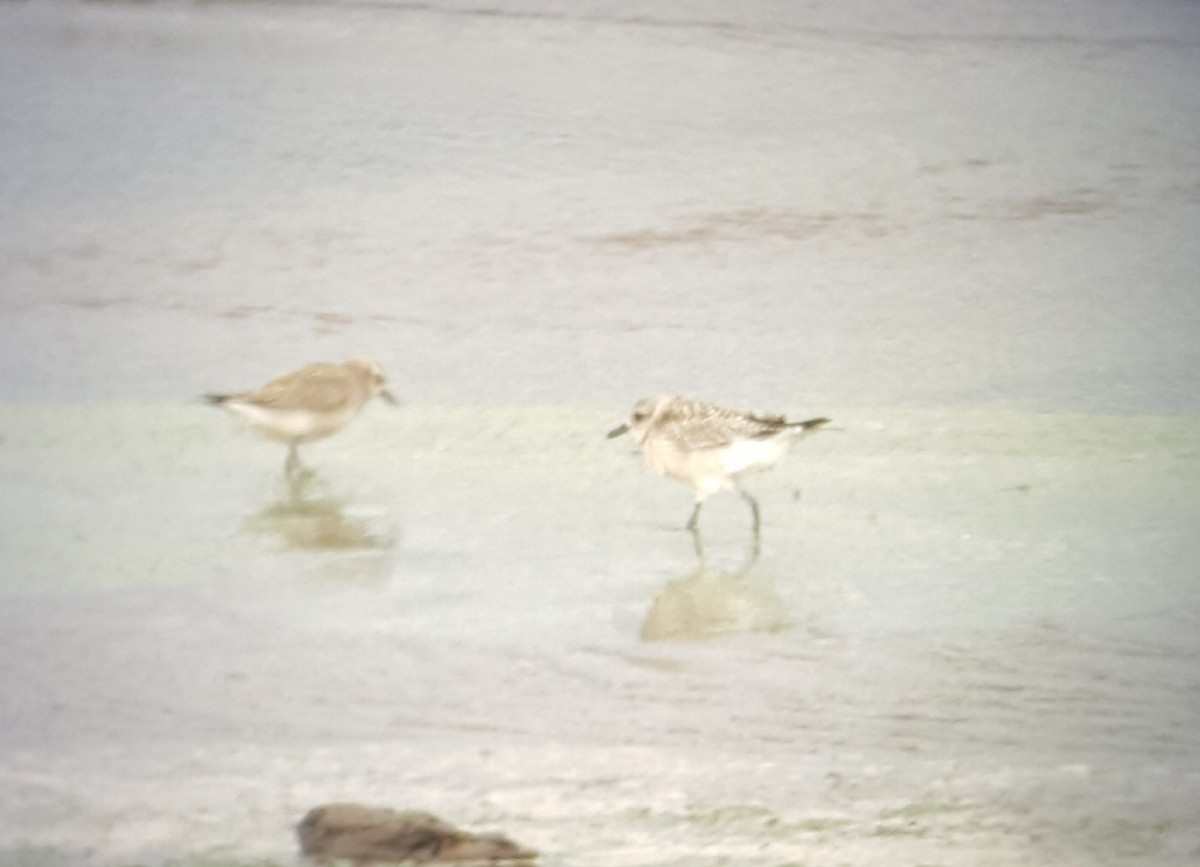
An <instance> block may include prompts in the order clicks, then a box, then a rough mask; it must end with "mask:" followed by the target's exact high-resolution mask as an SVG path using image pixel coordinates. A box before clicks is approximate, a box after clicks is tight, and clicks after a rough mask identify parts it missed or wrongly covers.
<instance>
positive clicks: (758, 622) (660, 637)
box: [641, 534, 791, 641]
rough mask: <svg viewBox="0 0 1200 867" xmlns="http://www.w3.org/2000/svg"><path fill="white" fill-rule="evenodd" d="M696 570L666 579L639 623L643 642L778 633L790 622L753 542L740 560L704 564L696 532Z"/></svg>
mask: <svg viewBox="0 0 1200 867" xmlns="http://www.w3.org/2000/svg"><path fill="white" fill-rule="evenodd" d="M695 538H696V554H697V561H698V562H697V566H696V569H695V571H693V572H692V573H690V574H688V575H685V576H684V577H682V578H677V579H675V580H674V581H671V582H669V583H668V584H667V585H666V586H665V587H664V588H663V589H662V590H660V591H659V593H658V595H657V596H655V597H654V602H653V603H652V604H651V605H650V610H649V612H648V613H647V614H646V619H645V620H644V621H643V622H642V633H641V635H642V640H643V641H698V640H703V639H707V638H717V637H719V636H722V635H731V634H736V633H743V632H781V631H783V630H785V629H787V628H789V627H790V626H791V617H790V615H789V613H788V610H787V605H786V603H785V602H784V601H783V597H781V596H780V595H779V593H778V591H777V590H776V589H775V582H774V579H772V578H770V577H767V576H766V575H764V574H763V573H762V572H761V571H760V570H759V569H758V562H759V548H758V545H757V544H755V545H754V546H753V547H751V549H750V552H749V555H748V556H747V557H746V559H745V561H744V562H743V563H741V565H739V566H737V567H736V568H733V569H722V568H719V567H714V566H712V565H710V564H709V562H708V559H707V558H706V557H705V554H704V546H703V543H702V542H701V540H700V537H699V534H696V537H695Z"/></svg>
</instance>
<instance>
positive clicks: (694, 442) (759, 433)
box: [656, 398, 787, 451]
mask: <svg viewBox="0 0 1200 867" xmlns="http://www.w3.org/2000/svg"><path fill="white" fill-rule="evenodd" d="M656 427H657V428H658V430H657V431H656V433H657V434H658V435H659V436H661V437H663V438H664V439H666V440H667V441H669V442H671V443H673V444H674V445H675V446H676V447H678V448H680V449H683V450H685V451H692V450H695V449H718V448H723V447H725V446H727V445H729V444H730V443H732V442H736V441H738V440H746V439H756V438H759V437H765V436H771V435H773V434H776V433H779V432H780V431H782V430H784V429H785V428H786V427H787V422H786V420H785V419H783V418H782V417H763V416H755V415H750V414H749V413H744V412H737V411H735V410H732V409H725V408H723V407H719V406H713V405H712V404H711V403H701V402H700V401H696V400H688V399H686V398H676V399H675V400H673V401H672V402H671V403H670V404H669V405H668V406H667V408H666V409H665V410H664V411H663V413H662V415H661V416H660V417H659V419H658V420H657V424H656Z"/></svg>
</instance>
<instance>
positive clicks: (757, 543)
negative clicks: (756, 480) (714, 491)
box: [737, 487, 762, 557]
mask: <svg viewBox="0 0 1200 867" xmlns="http://www.w3.org/2000/svg"><path fill="white" fill-rule="evenodd" d="M737 490H738V493H739V494H741V495H742V499H743V500H745V501H746V502H747V503H749V504H750V514H752V515H753V516H754V555H755V556H756V557H757V556H758V552H759V549H760V548H761V546H762V520H761V518H760V516H759V512H758V500H756V499H754V497H752V496H750V494H749V493H747V492H746V491H745V490H743V489H742V488H740V487H739V488H738V489H737Z"/></svg>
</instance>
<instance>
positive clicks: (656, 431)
mask: <svg viewBox="0 0 1200 867" xmlns="http://www.w3.org/2000/svg"><path fill="white" fill-rule="evenodd" d="M828 422H829V419H827V418H810V419H808V420H807V421H797V422H789V421H788V420H787V419H785V418H784V417H783V416H760V415H752V414H751V413H745V412H737V411H735V410H731V409H724V408H722V407H719V406H713V405H712V404H710V403H702V402H700V401H698V400H690V399H689V398H686V397H667V396H662V397H648V398H643V399H642V400H639V401H638V402H637V403H636V404H635V405H634V407H633V412H632V413H631V414H630V417H629V421H627V422H625V423H624V424H622V425H621V426H620V427H617V428H614V429H613V430H611V431H609V433H608V437H609V439H612V438H613V437H618V436H620V435H621V434H624V433H630V434H632V435H633V437H634V439H636V440H637V441H638V443H639V444H640V445H641V447H642V450H643V452H645V455H646V463H647V464H648V465H649V466H650V469H652V470H653V471H654V472H656V473H658V474H659V475H660V476H663V475H666V476H671V477H673V478H676V479H679V480H680V481H683V482H687V483H688V484H690V485H691V486H692V488H693V489H694V490H695V492H696V508H695V509H693V510H692V517H691V518H690V519H689V520H688V523H687V528H688V529H689V530H692V531H695V530H696V528H697V522H698V521H699V520H700V507H701V506H703V505H704V501H705V500H706V499H708V498H709V497H710V496H711V495H713V494H715V493H717V492H718V491H722V490H728V491H736V492H737V493H738V494H740V495H741V497H742V499H744V500H745V501H746V502H747V503H749V504H750V511H751V513H752V514H753V516H754V537H755V539H756V540H757V539H758V535H759V523H760V522H759V511H758V501H757V500H755V499H754V497H752V496H751V495H750V494H749V493H747V492H746V491H745V490H743V489H742V487H741V485H739V484H738V480H739V478H740V477H741V476H742V475H743V474H744V473H749V472H754V471H757V470H765V469H769V468H771V467H773V466H775V464H777V463H779V461H780V460H782V458H783V456H784V455H785V454H787V451H788V447H789V446H790V445H791V443H792V441H793V440H796V439H798V438H800V437H802V436H803V435H804V434H806V433H808V432H809V431H812V430H816V429H817V428H819V427H821V426H822V425H824V424H828Z"/></svg>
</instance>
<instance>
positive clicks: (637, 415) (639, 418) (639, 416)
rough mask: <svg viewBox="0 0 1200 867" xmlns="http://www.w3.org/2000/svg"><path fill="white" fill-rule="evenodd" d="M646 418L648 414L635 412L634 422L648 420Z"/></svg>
mask: <svg viewBox="0 0 1200 867" xmlns="http://www.w3.org/2000/svg"><path fill="white" fill-rule="evenodd" d="M646 416H647V413H644V412H635V413H634V414H633V420H634V421H643V420H644V419H645V418H646Z"/></svg>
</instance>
